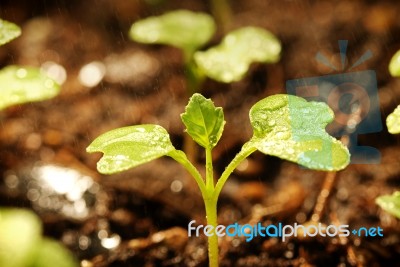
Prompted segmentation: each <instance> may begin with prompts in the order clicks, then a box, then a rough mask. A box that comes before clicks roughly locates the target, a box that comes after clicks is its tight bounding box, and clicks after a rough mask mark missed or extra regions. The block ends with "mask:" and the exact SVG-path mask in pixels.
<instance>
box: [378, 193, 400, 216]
mask: <svg viewBox="0 0 400 267" xmlns="http://www.w3.org/2000/svg"><path fill="white" fill-rule="evenodd" d="M375 202H376V204H378V205H379V206H380V207H381V208H382V209H384V210H385V211H387V212H388V213H390V214H392V215H393V216H396V217H397V218H399V219H400V191H397V192H394V193H393V194H392V195H384V196H380V197H378V198H377V199H376V200H375Z"/></svg>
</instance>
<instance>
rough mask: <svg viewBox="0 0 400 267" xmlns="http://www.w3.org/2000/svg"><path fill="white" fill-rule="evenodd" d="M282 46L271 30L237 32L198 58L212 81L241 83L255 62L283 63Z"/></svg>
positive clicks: (200, 65) (249, 29) (227, 36)
mask: <svg viewBox="0 0 400 267" xmlns="http://www.w3.org/2000/svg"><path fill="white" fill-rule="evenodd" d="M280 52H281V44H280V42H279V40H278V39H277V38H276V37H275V36H274V35H273V34H272V33H270V32H269V31H267V30H264V29H262V28H257V27H244V28H240V29H238V30H235V31H233V32H231V33H229V34H228V35H226V36H225V38H224V39H223V40H222V42H221V44H220V45H218V46H216V47H213V48H210V49H209V50H207V51H205V52H196V53H195V55H194V58H195V61H196V63H197V64H198V65H199V67H200V69H201V70H202V71H203V72H204V73H205V74H206V75H207V76H208V77H210V78H212V79H214V80H217V81H220V82H225V83H230V82H233V81H239V80H241V79H242V78H243V76H244V75H245V74H246V72H247V71H248V69H249V67H250V64H251V63H253V62H263V63H274V62H277V61H278V60H279V54H280Z"/></svg>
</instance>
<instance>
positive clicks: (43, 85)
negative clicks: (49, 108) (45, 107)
mask: <svg viewBox="0 0 400 267" xmlns="http://www.w3.org/2000/svg"><path fill="white" fill-rule="evenodd" d="M59 91H60V86H59V85H58V84H57V83H56V82H54V81H53V80H52V79H50V78H48V77H47V76H46V75H44V74H43V73H41V72H40V70H39V69H37V68H33V67H18V66H8V67H6V68H4V69H2V70H1V71H0V110H2V109H4V108H7V107H9V106H12V105H16V104H22V103H26V102H32V101H40V100H45V99H49V98H52V97H54V96H56V95H57V94H58V92H59Z"/></svg>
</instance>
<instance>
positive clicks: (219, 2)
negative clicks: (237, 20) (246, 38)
mask: <svg viewBox="0 0 400 267" xmlns="http://www.w3.org/2000/svg"><path fill="white" fill-rule="evenodd" d="M211 9H212V10H211V11H212V13H213V15H214V17H215V19H216V20H217V23H218V24H219V25H221V28H222V31H223V33H227V32H228V31H229V30H230V28H231V26H232V10H231V6H230V4H229V0H211Z"/></svg>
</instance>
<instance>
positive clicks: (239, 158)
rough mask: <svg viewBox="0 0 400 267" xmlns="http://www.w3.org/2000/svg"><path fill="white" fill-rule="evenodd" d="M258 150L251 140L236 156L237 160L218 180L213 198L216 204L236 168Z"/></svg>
mask: <svg viewBox="0 0 400 267" xmlns="http://www.w3.org/2000/svg"><path fill="white" fill-rule="evenodd" d="M256 150H257V149H256V148H255V147H253V146H252V145H251V140H250V141H249V142H247V143H246V144H244V145H243V147H242V150H240V152H239V153H237V154H236V156H235V158H234V159H233V160H232V161H231V162H230V163H229V165H228V166H227V167H226V169H225V171H224V172H223V173H222V175H221V177H220V178H219V179H218V182H217V184H216V185H215V189H214V192H213V195H212V198H211V199H212V201H215V203H217V201H218V197H219V194H220V193H221V190H222V188H223V186H224V184H225V182H226V181H227V180H228V178H229V176H230V175H231V174H232V172H233V171H234V170H235V169H236V167H237V166H239V164H240V163H242V161H243V160H245V159H246V158H247V157H248V156H250V155H251V154H252V153H253V152H254V151H256Z"/></svg>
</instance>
